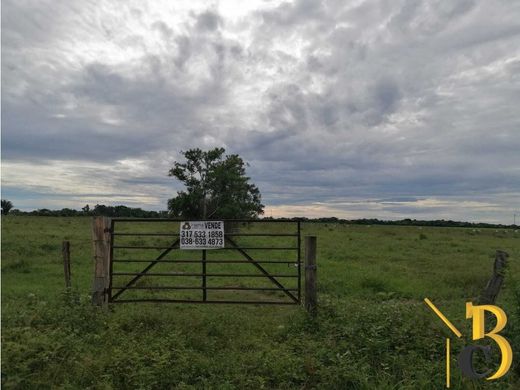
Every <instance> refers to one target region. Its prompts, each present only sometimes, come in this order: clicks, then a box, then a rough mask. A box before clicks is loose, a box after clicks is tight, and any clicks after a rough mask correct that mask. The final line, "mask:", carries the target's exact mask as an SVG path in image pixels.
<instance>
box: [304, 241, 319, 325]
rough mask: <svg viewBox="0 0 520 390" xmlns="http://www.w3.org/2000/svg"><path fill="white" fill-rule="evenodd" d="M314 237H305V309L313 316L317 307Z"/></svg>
mask: <svg viewBox="0 0 520 390" xmlns="http://www.w3.org/2000/svg"><path fill="white" fill-rule="evenodd" d="M316 268H317V267H316V236H306V237H305V309H306V310H307V312H309V313H310V314H311V315H313V316H315V315H316V313H317V307H318V296H317V291H316V282H317V278H316Z"/></svg>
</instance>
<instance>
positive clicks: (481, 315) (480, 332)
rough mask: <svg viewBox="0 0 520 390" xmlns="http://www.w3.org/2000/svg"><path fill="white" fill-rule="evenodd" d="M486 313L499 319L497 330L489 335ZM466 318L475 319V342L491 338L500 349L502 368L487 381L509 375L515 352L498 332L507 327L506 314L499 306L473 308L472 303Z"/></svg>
mask: <svg viewBox="0 0 520 390" xmlns="http://www.w3.org/2000/svg"><path fill="white" fill-rule="evenodd" d="M486 311H488V312H490V313H493V314H494V315H495V317H496V319H497V325H496V326H495V329H493V330H492V331H491V332H488V333H485V332H486V330H485V312H486ZM466 318H468V319H469V318H473V340H479V339H483V338H484V337H489V338H491V339H493V340H494V341H495V342H496V343H497V345H498V347H499V348H500V353H501V355H502V360H501V362H500V366H499V367H498V370H497V372H495V373H494V374H493V375H491V376H490V377H489V378H486V379H488V380H493V379H498V378H500V377H502V376H504V375H505V374H506V373H507V371H509V368H510V367H511V362H512V361H513V351H512V350H511V345H509V342H508V341H507V340H506V339H505V338H504V337H503V336H501V335H499V334H498V332H500V331H501V330H502V329H504V327H505V326H506V323H507V316H506V313H505V312H504V311H503V310H502V309H501V308H499V307H498V306H493V305H479V306H473V304H472V303H471V302H466Z"/></svg>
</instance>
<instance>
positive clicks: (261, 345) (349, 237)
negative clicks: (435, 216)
mask: <svg viewBox="0 0 520 390" xmlns="http://www.w3.org/2000/svg"><path fill="white" fill-rule="evenodd" d="M302 226H303V234H304V235H316V236H317V237H318V267H319V269H318V275H319V301H320V310H319V316H318V318H317V319H315V320H313V319H311V318H309V317H307V316H306V315H305V313H304V311H303V310H302V309H301V308H300V307H297V306H249V305H242V306H231V305H177V304H162V305H159V304H127V305H118V306H114V307H113V308H112V309H111V310H110V311H109V312H104V311H102V310H99V309H98V308H94V307H92V306H91V305H90V296H89V292H90V288H91V283H92V279H93V262H92V257H91V256H92V251H91V242H90V218H81V217H77V218H52V217H13V216H7V217H4V218H2V384H3V388H5V389H11V388H19V389H33V388H34V389H42V388H61V389H77V388H93V389H109V388H143V389H145V388H146V389H148V388H155V389H161V388H179V389H188V388H197V389H198V388H206V389H207V388H218V389H262V388H265V389H271V388H277V389H294V388H296V389H298V388H323V389H374V388H381V389H391V388H395V389H422V388H424V389H430V388H443V387H444V383H445V360H444V339H445V337H447V336H449V335H450V334H449V332H448V331H447V330H446V328H445V327H444V325H442V323H441V322H440V320H438V318H436V317H435V316H434V314H433V313H432V312H431V311H429V309H428V308H427V307H426V306H425V304H424V303H423V302H422V300H423V298H424V297H429V298H430V299H431V300H432V301H433V302H434V303H435V304H436V305H437V306H438V307H439V308H440V309H441V310H442V311H443V312H444V313H445V314H446V315H447V316H448V318H450V320H452V322H453V323H454V324H455V325H456V326H457V328H459V329H460V330H461V331H462V332H463V335H464V336H463V338H462V339H457V340H454V339H452V343H453V355H455V354H457V353H458V351H459V350H460V349H461V348H462V347H463V346H464V345H467V344H470V343H471V341H470V329H471V328H470V326H471V323H470V321H468V320H466V319H465V302H466V301H469V300H472V299H474V298H475V297H476V296H478V294H479V293H480V291H481V290H482V289H483V288H484V286H485V285H486V282H487V280H488V279H489V277H490V276H491V272H492V264H493V259H494V253H495V250H496V249H503V250H505V251H507V252H508V253H509V254H510V267H509V269H508V271H507V274H506V284H505V286H504V287H503V289H502V292H501V294H500V296H499V299H498V302H497V304H498V305H499V306H501V307H502V308H503V309H504V310H505V311H506V313H507V314H508V316H509V322H508V325H507V328H506V329H507V332H506V333H504V334H505V335H506V336H507V337H508V339H509V340H510V341H511V342H512V347H513V352H514V353H516V354H518V353H520V233H516V234H515V233H514V232H513V231H511V230H509V231H504V230H499V231H496V230H495V229H481V230H473V229H469V228H466V229H462V228H418V227H396V226H370V227H368V226H349V225H334V224H320V225H318V224H303V225H302ZM64 239H66V240H69V241H70V242H71V258H72V277H73V289H72V292H70V293H68V294H65V293H64V281H63V265H62V260H61V242H62V240H64ZM513 360H514V361H513V368H512V369H511V371H510V372H509V374H507V376H506V377H505V378H503V379H500V380H499V381H497V382H495V383H491V382H485V381H481V382H475V383H472V382H471V381H468V380H466V379H463V378H461V376H460V373H459V371H458V369H457V368H456V362H455V358H454V359H453V361H452V367H453V369H452V388H470V389H473V388H497V389H504V388H511V389H512V388H520V365H519V364H518V361H519V360H520V358H519V357H517V355H515V356H514V358H513Z"/></svg>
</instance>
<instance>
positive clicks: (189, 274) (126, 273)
mask: <svg viewBox="0 0 520 390" xmlns="http://www.w3.org/2000/svg"><path fill="white" fill-rule="evenodd" d="M155 264H157V263H155ZM155 264H154V265H155ZM150 268H151V267H150ZM113 274H114V275H115V276H118V275H119V276H123V275H139V276H140V277H141V276H145V275H146V276H215V277H219V276H222V277H227V278H230V277H235V276H236V277H237V278H265V277H266V275H260V274H207V273H200V274H197V273H191V272H187V273H182V272H172V273H168V272H144V271H142V272H114V273H113ZM269 276H271V277H275V278H297V277H298V275H288V274H280V275H278V274H274V275H272V274H269ZM132 284H133V283H132ZM282 287H283V286H282ZM282 287H280V288H282ZM283 289H285V287H284V288H283Z"/></svg>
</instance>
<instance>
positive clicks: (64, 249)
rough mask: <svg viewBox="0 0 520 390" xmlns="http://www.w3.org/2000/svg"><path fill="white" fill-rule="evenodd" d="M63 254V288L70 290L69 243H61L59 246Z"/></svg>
mask: <svg viewBox="0 0 520 390" xmlns="http://www.w3.org/2000/svg"><path fill="white" fill-rule="evenodd" d="M61 252H62V254H63V271H64V274H65V287H67V288H70V286H71V283H70V242H68V241H63V243H62V246H61Z"/></svg>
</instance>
